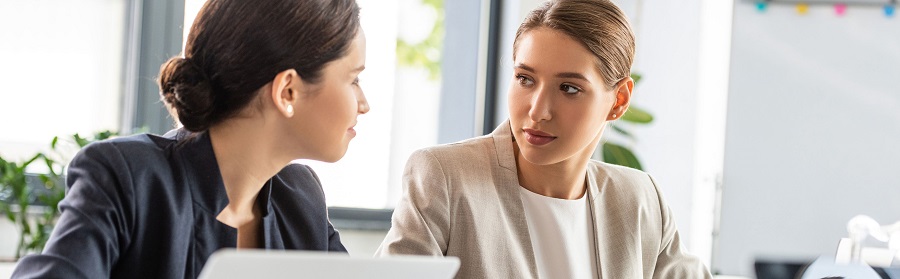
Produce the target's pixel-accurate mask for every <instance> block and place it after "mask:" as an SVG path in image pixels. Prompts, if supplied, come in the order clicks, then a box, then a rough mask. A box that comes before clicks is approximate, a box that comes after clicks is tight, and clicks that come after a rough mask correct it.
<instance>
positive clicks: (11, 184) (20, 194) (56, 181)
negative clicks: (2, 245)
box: [0, 131, 116, 259]
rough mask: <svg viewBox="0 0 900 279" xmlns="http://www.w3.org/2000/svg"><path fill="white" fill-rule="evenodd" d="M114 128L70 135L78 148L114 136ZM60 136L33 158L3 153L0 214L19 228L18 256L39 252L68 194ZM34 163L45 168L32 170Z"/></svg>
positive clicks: (0, 162) (66, 160)
mask: <svg viewBox="0 0 900 279" xmlns="http://www.w3.org/2000/svg"><path fill="white" fill-rule="evenodd" d="M115 135H116V133H115V132H110V131H104V132H99V133H96V134H95V135H94V136H93V137H92V138H83V137H81V136H80V135H78V134H74V135H72V137H71V140H72V143H73V144H74V145H75V146H77V148H78V149H80V148H82V147H84V146H86V145H88V144H89V143H91V142H93V141H98V140H104V139H107V138H110V137H112V136H115ZM62 149H64V147H63V144H61V143H60V140H59V137H54V138H53V141H52V142H51V143H50V151H51V152H50V153H49V154H45V153H43V152H39V153H37V154H35V155H34V156H32V157H30V159H28V160H26V161H24V162H21V163H16V162H13V161H8V160H6V159H4V158H3V157H0V214H3V215H5V216H6V218H7V219H9V220H10V221H12V222H13V224H14V225H15V226H16V227H17V228H18V229H19V233H20V234H19V240H18V247H17V248H16V254H15V258H16V259H18V258H20V257H22V256H24V255H27V254H29V253H40V251H42V250H43V249H44V245H45V244H47V240H48V239H49V238H50V232H52V231H53V225H54V224H55V223H56V219H57V218H58V217H59V208H58V207H57V206H58V205H59V202H60V201H61V200H62V199H63V197H64V196H65V186H64V181H65V179H64V177H63V173H64V171H65V165H66V164H68V159H67V158H65V156H64V152H63V150H62ZM33 164H42V165H43V166H42V167H46V168H41V169H42V172H40V173H29V172H28V171H29V167H30V166H32V165H33Z"/></svg>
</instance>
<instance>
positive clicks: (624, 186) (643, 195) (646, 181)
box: [588, 160, 660, 204]
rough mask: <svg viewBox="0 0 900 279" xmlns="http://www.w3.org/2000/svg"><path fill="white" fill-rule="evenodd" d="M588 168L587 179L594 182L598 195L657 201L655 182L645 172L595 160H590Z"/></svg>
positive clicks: (651, 202) (653, 202) (654, 202)
mask: <svg viewBox="0 0 900 279" xmlns="http://www.w3.org/2000/svg"><path fill="white" fill-rule="evenodd" d="M588 168H589V170H588V174H589V179H591V180H593V181H594V182H595V183H596V185H597V187H598V188H599V189H597V190H599V193H601V195H600V196H607V197H609V196H613V197H617V198H625V199H629V200H633V201H643V202H647V203H650V204H658V203H659V199H660V198H659V195H658V192H657V186H656V183H655V182H654V181H653V179H652V178H651V177H650V175H649V174H647V173H646V172H643V171H640V170H636V169H633V168H629V167H623V166H619V165H613V164H609V163H605V162H600V161H597V160H591V161H590V162H589V163H588Z"/></svg>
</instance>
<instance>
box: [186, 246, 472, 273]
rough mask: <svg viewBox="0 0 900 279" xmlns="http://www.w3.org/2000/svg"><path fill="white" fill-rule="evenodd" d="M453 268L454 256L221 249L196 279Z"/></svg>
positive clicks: (456, 264) (444, 270) (456, 263)
mask: <svg viewBox="0 0 900 279" xmlns="http://www.w3.org/2000/svg"><path fill="white" fill-rule="evenodd" d="M457 269H459V259H458V258H456V257H445V258H438V257H426V256H397V257H389V258H358V257H350V256H348V255H347V254H343V253H326V252H312V251H273V250H240V251H238V250H234V249H223V250H219V251H217V252H215V253H213V254H212V256H210V257H209V260H208V261H207V262H206V265H205V266H204V267H203V271H201V272H200V279H232V278H267V279H268V278H273V279H275V278H335V279H349V278H372V279H379V278H392V279H394V278H396V279H405V278H410V279H413V278H415V279H419V278H436V279H450V278H453V276H455V275H456V271H457Z"/></svg>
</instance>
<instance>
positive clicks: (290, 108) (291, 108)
mask: <svg viewBox="0 0 900 279" xmlns="http://www.w3.org/2000/svg"><path fill="white" fill-rule="evenodd" d="M285 110H286V111H287V114H288V117H290V116H294V106H292V105H287V108H285Z"/></svg>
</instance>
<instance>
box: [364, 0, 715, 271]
mask: <svg viewBox="0 0 900 279" xmlns="http://www.w3.org/2000/svg"><path fill="white" fill-rule="evenodd" d="M512 47H513V55H512V58H513V61H512V62H513V64H512V65H510V66H512V67H513V72H514V73H515V74H514V76H511V77H510V80H511V84H510V87H509V92H508V93H509V120H507V121H506V122H504V123H503V124H501V125H500V126H499V127H497V129H496V130H494V132H493V133H491V134H490V135H486V136H483V137H478V138H474V139H469V140H465V141H462V142H458V143H454V144H448V145H442V146H436V147H431V148H426V149H423V150H419V151H417V152H415V153H414V154H412V155H411V156H410V158H409V162H408V163H407V167H406V171H405V173H404V178H403V181H404V185H403V188H404V190H405V193H404V195H403V198H402V199H401V200H400V203H399V205H398V206H397V208H396V209H395V211H394V216H393V218H392V226H391V230H390V232H388V235H387V237H386V238H385V240H384V242H383V243H382V245H381V248H380V249H379V252H378V253H379V254H380V255H395V254H424V255H446V256H456V257H459V258H460V261H461V262H462V266H461V267H460V269H459V273H457V278H710V277H711V276H710V274H709V272H708V271H707V270H706V268H705V267H704V266H703V264H702V263H701V262H700V261H699V260H698V259H697V258H696V257H694V256H691V255H689V254H687V253H686V252H685V250H684V249H683V248H682V247H681V240H680V237H679V236H678V230H677V228H676V226H675V223H674V218H673V217H672V212H671V210H670V209H669V208H668V206H667V205H666V203H665V202H664V200H663V198H662V196H661V191H660V190H659V187H658V186H657V184H656V182H654V181H653V179H652V178H651V177H650V175H648V174H647V173H644V172H641V171H638V170H635V169H630V168H626V167H620V166H614V165H610V164H606V163H603V162H599V161H595V160H591V159H590V158H591V154H593V152H594V150H595V149H596V148H597V145H598V143H599V142H600V138H601V134H602V133H603V130H604V127H605V126H606V123H607V122H609V121H614V120H616V119H618V118H620V117H622V115H623V114H624V113H625V110H626V109H628V104H629V102H630V100H631V94H632V89H633V87H634V81H633V80H632V79H631V78H630V77H629V76H630V73H631V64H632V61H633V58H634V49H635V42H634V35H633V33H632V31H631V27H630V26H629V25H628V20H627V18H626V17H625V15H624V13H623V12H622V11H621V10H620V9H619V8H618V7H616V5H615V4H613V3H612V2H611V1H609V0H551V1H547V2H546V3H544V5H542V6H540V7H538V8H537V9H535V10H534V11H532V12H531V13H530V14H529V15H528V16H527V17H526V19H525V21H524V22H523V23H522V25H520V27H519V30H518V32H517V33H516V37H515V40H514V42H513V45H512Z"/></svg>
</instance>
